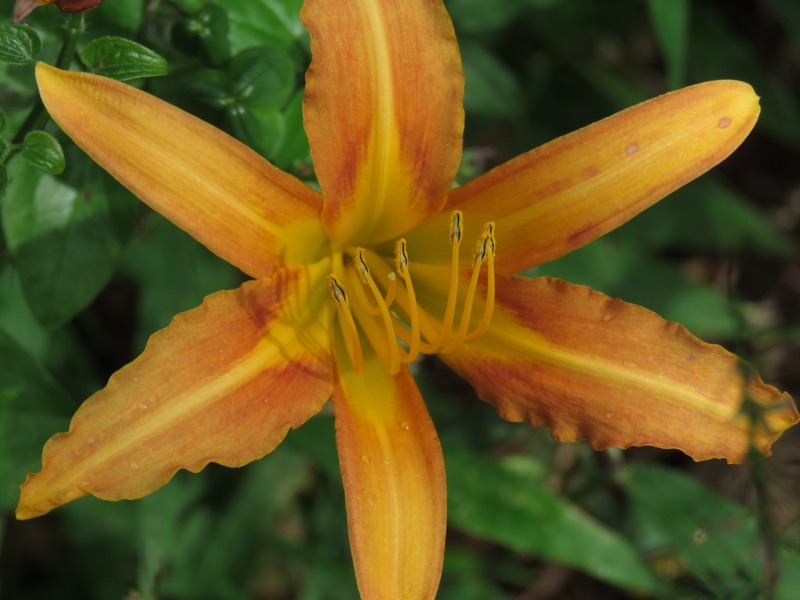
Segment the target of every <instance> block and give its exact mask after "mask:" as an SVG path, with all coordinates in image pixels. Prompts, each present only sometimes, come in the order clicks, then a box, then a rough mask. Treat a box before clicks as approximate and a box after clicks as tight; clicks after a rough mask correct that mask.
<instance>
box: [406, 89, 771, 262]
mask: <svg viewBox="0 0 800 600" xmlns="http://www.w3.org/2000/svg"><path fill="white" fill-rule="evenodd" d="M758 114H759V106H758V97H757V96H756V95H755V93H754V92H753V89H752V88H751V87H750V86H749V85H747V84H746V83H740V82H737V81H712V82H709V83H703V84H699V85H694V86H691V87H687V88H684V89H682V90H678V91H676V92H672V93H669V94H665V95H663V96H660V97H658V98H654V99H653V100H649V101H648V102H644V103H642V104H639V105H637V106H634V107H633V108H629V109H627V110H624V111H622V112H620V113H618V114H616V115H613V116H611V117H608V118H607V119H604V120H602V121H599V122H597V123H594V124H592V125H589V126H588V127H584V128H583V129H579V130H578V131H575V132H573V133H570V134H568V135H565V136H564V137H561V138H558V139H556V140H554V141H552V142H550V143H548V144H545V145H544V146H541V147H539V148H536V149H535V150H532V151H530V152H528V153H526V154H522V155H521V156H518V157H517V158H515V159H513V160H510V161H509V162H507V163H505V164H503V165H501V166H499V167H497V168H496V169H494V170H492V171H490V172H488V173H486V174H485V175H482V176H481V177H479V178H477V179H475V180H473V181H471V182H470V183H468V184H466V185H464V186H462V187H459V188H456V189H454V190H453V191H452V193H451V194H450V199H449V201H448V204H447V207H446V209H445V211H444V213H443V214H442V216H441V217H440V218H438V219H433V220H431V222H430V223H429V224H427V225H426V226H425V227H422V228H420V230H419V231H417V232H414V233H413V234H409V235H408V236H407V238H408V242H409V246H410V247H412V248H415V247H421V248H426V249H430V250H431V251H433V252H435V251H436V250H438V249H440V248H441V246H442V244H441V243H438V244H437V243H435V242H432V240H440V239H441V236H442V233H441V232H443V231H447V227H448V225H447V219H449V212H450V210H453V209H459V210H461V211H463V213H464V237H465V238H466V239H467V240H472V239H476V238H477V237H478V235H479V233H480V230H481V227H482V226H483V224H484V223H485V222H486V221H494V222H495V223H496V226H497V239H498V242H497V245H498V254H497V259H496V267H497V269H498V271H499V272H501V273H516V272H518V271H521V270H523V269H526V268H528V267H531V266H534V265H539V264H542V263H545V262H547V261H549V260H552V259H554V258H558V257H559V256H562V255H564V254H567V253H568V252H571V251H572V250H574V249H575V248H578V247H580V246H583V245H584V244H586V243H588V242H590V241H592V240H594V239H596V238H598V237H599V236H601V235H603V234H604V233H606V232H608V231H610V230H612V229H614V228H615V227H618V226H619V225H621V224H622V223H625V222H626V221H628V220H629V219H631V218H632V217H634V216H636V215H637V214H639V213H640V212H641V211H643V210H644V209H645V208H647V207H649V206H651V205H652V204H654V203H655V202H657V201H658V200H660V199H661V198H663V197H664V196H666V195H667V194H669V193H671V192H673V191H674V190H676V189H677V188H679V187H681V186H682V185H684V184H686V183H687V182H688V181H691V180H692V179H694V178H695V177H698V176H699V175H701V174H702V173H705V172H706V171H707V170H708V169H710V168H711V167H713V166H714V165H716V164H717V163H719V162H720V161H722V160H723V159H724V158H725V157H727V156H728V155H729V154H730V153H731V152H733V150H735V149H736V147H737V146H739V144H741V143H742V141H743V140H744V138H745V137H746V136H747V134H748V133H749V132H750V130H751V129H752V128H753V126H754V125H755V122H756V119H757V118H758ZM427 237H429V238H430V240H428V241H426V239H425V238H427ZM439 252H441V256H440V257H438V260H439V261H440V262H446V261H448V260H449V255H448V251H447V249H445V250H439Z"/></svg>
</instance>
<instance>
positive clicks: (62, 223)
mask: <svg viewBox="0 0 800 600" xmlns="http://www.w3.org/2000/svg"><path fill="white" fill-rule="evenodd" d="M71 164H72V167H71V168H70V170H69V172H68V175H69V178H59V179H56V178H55V177H53V176H51V175H47V174H44V173H42V172H41V171H38V170H36V169H34V168H33V167H31V166H29V165H28V164H27V163H24V162H21V161H17V162H15V163H14V164H13V165H12V175H13V177H12V182H11V186H10V189H9V192H10V193H9V194H8V197H7V198H6V201H5V202H4V203H3V206H2V217H3V228H4V232H5V236H6V241H7V244H8V247H9V250H10V251H11V255H12V257H13V260H14V264H15V265H16V267H17V270H18V273H19V277H20V281H21V283H22V288H23V291H24V293H25V298H26V299H27V301H28V305H29V306H30V308H31V310H32V311H33V313H34V315H35V316H36V318H37V319H38V320H39V321H40V322H41V323H42V324H43V325H45V326H46V327H48V328H51V329H52V328H56V327H58V326H60V325H62V324H64V323H65V322H67V321H68V320H70V319H71V318H72V317H73V316H74V315H75V314H77V313H78V312H79V311H81V310H82V309H83V308H85V307H86V306H87V305H88V304H89V303H90V302H91V301H92V300H93V299H94V297H95V296H96V295H97V294H98V293H99V292H100V290H101V289H102V288H103V287H104V286H105V284H106V283H107V282H108V280H109V278H110V277H111V274H112V273H113V270H114V266H115V264H116V260H117V257H118V255H119V253H120V251H121V249H122V244H123V241H124V240H125V239H126V237H127V231H128V230H129V228H130V225H131V222H132V217H133V211H132V210H131V207H132V206H133V202H132V200H131V197H130V196H129V195H128V193H127V192H125V191H123V190H121V189H120V188H118V186H117V185H116V184H112V186H113V187H111V189H112V190H113V192H112V193H110V192H109V191H108V187H107V186H108V184H107V183H106V182H107V181H108V180H107V179H106V178H105V176H101V175H100V174H99V173H98V172H97V170H96V168H95V167H94V166H93V165H91V164H89V163H88V161H86V159H85V158H82V157H79V156H78V155H77V153H76V156H75V157H74V160H72V162H71ZM83 165H85V167H84V168H81V167H82V166H83Z"/></svg>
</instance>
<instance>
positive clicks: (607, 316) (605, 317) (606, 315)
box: [603, 314, 611, 323]
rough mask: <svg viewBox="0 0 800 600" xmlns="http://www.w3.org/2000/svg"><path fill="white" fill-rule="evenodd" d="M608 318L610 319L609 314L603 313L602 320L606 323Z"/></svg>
mask: <svg viewBox="0 0 800 600" xmlns="http://www.w3.org/2000/svg"><path fill="white" fill-rule="evenodd" d="M610 320H611V315H609V314H605V315H603V321H605V322H606V323H608V322H609V321H610Z"/></svg>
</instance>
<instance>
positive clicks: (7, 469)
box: [0, 330, 74, 510]
mask: <svg viewBox="0 0 800 600" xmlns="http://www.w3.org/2000/svg"><path fill="white" fill-rule="evenodd" d="M0 356H2V357H3V359H2V360H0V509H2V510H10V509H13V508H14V506H16V504H17V500H18V499H19V484H21V483H22V482H23V481H24V480H25V475H26V474H27V473H30V472H33V471H38V470H39V469H40V468H41V459H42V446H43V445H44V443H45V441H47V439H48V438H49V437H50V436H51V435H53V434H54V433H56V432H58V431H65V430H66V429H67V427H68V424H69V415H70V413H71V412H72V410H73V408H74V406H73V404H72V403H71V402H70V400H69V398H68V397H67V396H66V394H65V393H64V391H63V390H61V388H60V387H59V386H58V385H57V384H56V383H55V382H54V381H53V380H52V378H51V377H50V376H49V375H48V374H47V373H46V372H45V370H44V369H43V368H42V367H41V366H40V365H39V364H38V363H37V362H36V361H35V360H34V359H33V358H31V357H30V356H29V355H28V354H27V353H26V352H25V351H24V350H23V349H22V348H21V347H20V346H19V345H18V344H17V343H16V342H14V340H12V339H11V338H10V337H9V336H8V334H6V333H5V332H4V331H2V330H0Z"/></svg>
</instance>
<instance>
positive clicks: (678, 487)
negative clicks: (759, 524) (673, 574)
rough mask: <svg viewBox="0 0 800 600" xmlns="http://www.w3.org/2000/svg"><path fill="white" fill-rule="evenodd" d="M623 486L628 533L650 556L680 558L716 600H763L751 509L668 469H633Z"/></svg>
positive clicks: (623, 479)
mask: <svg viewBox="0 0 800 600" xmlns="http://www.w3.org/2000/svg"><path fill="white" fill-rule="evenodd" d="M619 483H620V485H621V486H622V488H623V489H624V490H625V492H626V493H627V495H628V500H629V504H628V506H629V510H628V514H629V515H630V519H631V523H630V527H629V529H630V530H631V531H632V533H633V535H634V536H635V537H636V538H637V539H638V540H639V544H640V545H641V546H642V547H643V548H644V549H645V550H646V551H648V552H650V553H652V554H653V555H654V556H660V557H666V556H670V555H673V556H676V557H677V558H678V559H679V560H680V563H681V564H682V565H684V566H685V567H686V568H687V569H689V571H690V572H692V573H693V574H694V575H695V576H697V577H698V578H699V579H700V580H702V581H704V582H705V584H706V585H707V586H708V587H709V588H710V589H713V590H714V597H717V598H757V597H759V596H760V594H759V593H758V592H759V590H763V589H764V587H763V586H764V581H763V572H762V569H761V556H762V554H761V552H762V548H761V540H759V537H758V535H757V530H756V527H755V521H754V519H753V517H752V515H751V514H750V513H749V512H748V510H747V509H745V508H744V507H743V506H740V505H738V504H736V503H735V502H732V501H730V500H728V499H726V498H723V497H722V496H720V495H718V494H716V493H714V492H712V491H711V490H709V489H707V488H706V487H704V486H703V485H702V484H700V483H698V482H697V481H695V480H694V479H692V478H690V477H688V476H686V475H684V474H682V473H680V472H678V471H673V470H669V469H665V468H663V467H656V466H652V465H636V466H633V467H630V468H628V469H626V470H625V471H624V472H623V473H622V475H621V476H620V477H619ZM747 590H749V591H750V592H751V593H747Z"/></svg>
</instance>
